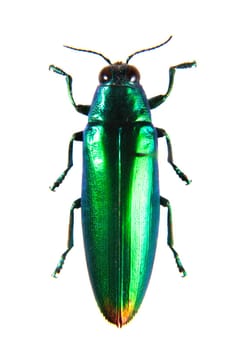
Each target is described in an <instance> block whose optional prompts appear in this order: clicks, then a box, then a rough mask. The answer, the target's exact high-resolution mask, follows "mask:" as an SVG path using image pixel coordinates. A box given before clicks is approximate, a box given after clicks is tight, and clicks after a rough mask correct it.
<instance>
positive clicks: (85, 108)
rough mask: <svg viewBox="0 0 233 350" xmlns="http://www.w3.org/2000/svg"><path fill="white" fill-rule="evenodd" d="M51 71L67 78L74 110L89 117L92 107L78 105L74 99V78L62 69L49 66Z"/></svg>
mask: <svg viewBox="0 0 233 350" xmlns="http://www.w3.org/2000/svg"><path fill="white" fill-rule="evenodd" d="M49 70H52V71H53V72H55V73H57V74H60V75H64V76H65V77H66V84H67V89H68V95H69V98H70V101H71V103H72V105H73V106H74V108H75V109H76V110H77V111H78V112H80V113H82V114H85V115H88V112H89V109H90V106H89V105H76V103H75V101H74V97H73V90H72V77H71V75H69V74H67V73H66V72H64V71H63V70H62V69H61V68H58V67H56V66H54V65H50V66H49Z"/></svg>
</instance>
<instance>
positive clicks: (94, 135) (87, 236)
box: [81, 82, 160, 326]
mask: <svg viewBox="0 0 233 350" xmlns="http://www.w3.org/2000/svg"><path fill="white" fill-rule="evenodd" d="M116 106H117V107H116ZM159 207H160V197H159V185H158V166H157V134H156V129H155V128H154V127H153V125H152V124H151V116H150V109H149V106H148V102H147V99H146V97H145V94H144V91H143V89H142V87H141V86H140V85H139V84H136V85H135V83H130V82H127V83H124V82H121V84H120V85H115V84H112V83H111V82H110V83H104V84H102V85H100V86H99V87H98V88H97V91H96V94H95V97H94V100H93V102H92V104H91V109H90V112H89V119H88V125H87V127H86V129H85V130H84V138H83V183H82V199H81V210H82V225H83V235H84V243H85V252H86V258H87V265H88V271H89V275H90V280H91V283H92V288H93V291H94V294H95V297H96V300H97V303H98V305H99V307H100V309H101V311H102V313H103V314H104V316H105V317H106V318H107V319H108V320H109V321H110V322H112V323H114V324H116V325H118V326H122V325H123V324H125V323H127V322H128V321H129V320H130V319H131V318H132V317H133V315H134V314H135V313H136V312H137V310H138V308H139V306H140V304H141V302H142V299H143V297H144V294H145V291H146V289H147V286H148V282H149V279H150V275H151V271H152V266H153V261H154V255H155V250H156V242H157V236H158V225H159Z"/></svg>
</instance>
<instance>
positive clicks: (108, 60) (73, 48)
mask: <svg viewBox="0 0 233 350" xmlns="http://www.w3.org/2000/svg"><path fill="white" fill-rule="evenodd" d="M64 47H66V48H67V49H71V50H76V51H82V52H89V53H93V54H95V55H98V56H100V57H102V58H103V59H104V60H105V61H107V62H108V63H109V64H112V62H111V61H110V59H109V58H107V57H105V56H104V55H103V54H102V53H100V52H96V51H92V50H85V49H76V48H75V47H72V46H67V45H64Z"/></svg>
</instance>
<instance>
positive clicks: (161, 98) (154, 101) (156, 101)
mask: <svg viewBox="0 0 233 350" xmlns="http://www.w3.org/2000/svg"><path fill="white" fill-rule="evenodd" d="M196 65H197V64H196V62H195V61H194V62H185V63H181V64H178V65H176V66H172V67H170V68H169V84H168V89H167V92H166V94H164V95H158V96H155V97H152V98H150V99H149V100H148V102H149V106H150V109H153V108H156V107H158V106H159V105H160V104H161V103H163V102H165V101H166V99H167V98H168V96H169V94H170V92H171V90H172V88H173V84H174V77H175V73H176V69H184V68H191V67H196Z"/></svg>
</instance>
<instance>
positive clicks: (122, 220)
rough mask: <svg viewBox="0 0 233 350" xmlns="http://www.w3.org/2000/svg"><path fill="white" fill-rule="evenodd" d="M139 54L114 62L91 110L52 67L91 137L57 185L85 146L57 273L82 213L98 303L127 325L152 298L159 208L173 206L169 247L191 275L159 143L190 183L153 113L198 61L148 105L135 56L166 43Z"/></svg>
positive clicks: (80, 136) (82, 135) (85, 137)
mask: <svg viewBox="0 0 233 350" xmlns="http://www.w3.org/2000/svg"><path fill="white" fill-rule="evenodd" d="M170 39H171V37H170V38H169V39H168V40H167V41H166V42H164V43H162V44H160V45H157V46H155V47H152V48H149V49H145V50H140V51H136V52H135V53H134V54H132V55H130V56H129V57H128V58H127V60H126V64H124V63H121V62H117V63H115V64H112V63H111V62H110V60H109V59H107V58H106V57H105V56H104V55H103V54H100V53H98V52H96V51H91V50H84V49H75V48H72V47H69V48H71V49H74V50H78V51H84V52H90V53H94V54H97V55H99V56H101V57H102V58H104V59H105V60H106V61H107V62H108V63H109V66H107V67H104V68H103V69H102V70H101V72H100V74H99V81H100V85H99V87H98V88H97V90H96V93H95V96H94V99H93V101H92V104H91V105H90V106H89V105H81V104H78V105H77V104H76V103H75V100H74V98H73V92H72V77H71V76H70V75H69V74H67V73H66V72H64V71H63V70H62V69H61V68H59V67H56V66H54V65H51V66H50V69H51V70H52V71H54V72H55V73H57V74H60V75H62V76H64V77H65V79H66V83H67V88H68V95H69V97H70V100H71V103H72V104H73V106H74V107H75V109H76V110H77V111H78V112H80V113H82V114H84V115H88V124H87V127H86V129H85V130H84V131H79V132H76V133H75V134H73V136H72V138H71V141H70V144H69V150H68V164H67V168H66V169H65V170H64V171H63V172H62V174H61V175H60V176H59V177H58V178H57V180H56V181H55V182H54V183H53V185H52V186H51V187H50V188H51V190H52V191H55V189H56V188H57V187H59V186H60V185H61V183H62V182H63V180H64V179H65V177H66V175H67V173H68V172H69V170H70V169H71V168H72V166H73V143H74V142H75V141H81V142H83V180H82V198H77V199H76V200H75V201H74V202H73V204H72V206H71V209H70V219H69V229H68V243H67V249H66V250H65V252H64V253H63V254H62V255H61V258H60V260H59V262H58V264H57V266H56V269H55V270H54V273H53V276H54V277H56V276H57V275H58V274H59V273H60V271H61V269H62V267H63V264H64V261H65V259H66V256H67V254H68V253H69V251H70V250H71V249H72V247H73V245H74V239H73V236H74V210H75V209H79V208H81V210H82V226H83V236H84V244H85V252H86V259H87V266H88V271H89V275H90V280H91V284H92V288H93V291H94V294H95V297H96V301H97V303H98V305H99V307H100V310H101V311H102V313H103V314H104V316H105V317H106V318H107V319H108V320H109V321H110V322H112V323H113V324H115V325H117V326H118V327H121V326H122V325H124V324H126V323H127V322H129V321H130V320H131V319H132V317H133V316H134V314H135V313H136V312H137V310H138V309H139V307H140V304H141V302H142V300H143V297H144V295H145V292H146V289H147V286H148V283H149V279H150V276H151V271H152V267H153V261H154V256H155V251H156V243H157V237H158V227H159V216H160V214H159V210H160V205H161V206H163V207H165V208H167V244H168V246H169V248H170V249H171V251H172V253H173V255H174V258H175V262H176V265H177V267H178V270H179V271H180V272H181V273H182V275H183V276H185V275H186V271H185V269H184V267H183V265H182V263H181V260H180V258H179V255H178V253H177V251H176V250H175V249H174V239H173V229H172V211H171V205H170V202H169V200H168V199H166V198H164V197H162V196H160V194H159V174H158V163H157V139H158V138H159V137H165V139H166V143H167V149H168V157H167V161H168V163H169V164H170V165H171V166H172V168H173V170H174V171H175V173H176V174H177V175H178V176H179V178H180V179H181V180H182V181H184V182H185V183H186V184H190V182H191V181H190V180H189V179H188V177H187V176H186V175H185V173H184V172H183V171H181V170H180V168H179V167H178V166H177V165H176V164H175V163H174V162H173V154H172V146H171V141H170V138H169V136H168V134H167V132H166V131H165V130H164V129H161V128H155V127H154V126H153V125H152V123H151V114H150V110H151V109H154V108H156V107H158V106H159V105H160V104H161V103H163V102H165V101H166V99H167V97H168V96H169V94H170V92H171V90H172V87H173V82H174V76H175V72H176V70H177V69H186V68H191V67H193V66H195V65H196V62H195V61H194V62H184V63H181V64H178V65H176V66H172V67H170V69H169V84H168V89H167V91H166V93H165V94H162V95H158V96H154V97H152V98H150V99H149V100H148V99H147V98H146V96H145V93H144V91H143V89H142V87H141V85H140V84H139V81H140V74H139V72H138V70H137V69H136V68H135V67H134V66H131V65H129V64H127V63H128V62H129V60H130V59H131V58H132V57H133V56H135V55H136V54H138V53H140V52H144V51H149V50H153V49H155V48H158V47H160V46H162V45H164V44H166V43H167V42H168V41H169V40H170Z"/></svg>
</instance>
